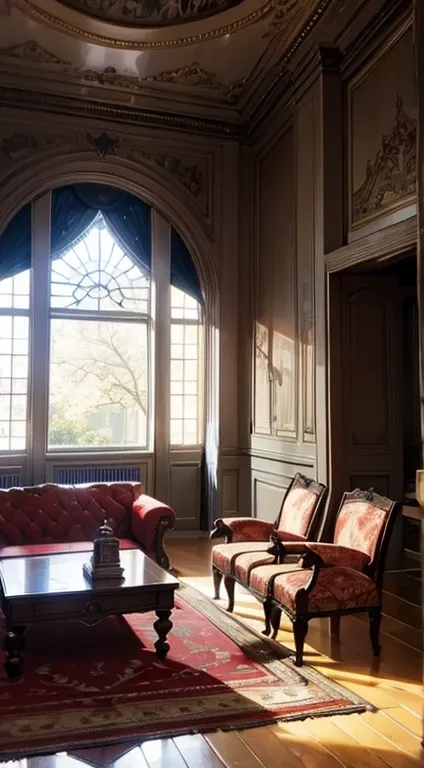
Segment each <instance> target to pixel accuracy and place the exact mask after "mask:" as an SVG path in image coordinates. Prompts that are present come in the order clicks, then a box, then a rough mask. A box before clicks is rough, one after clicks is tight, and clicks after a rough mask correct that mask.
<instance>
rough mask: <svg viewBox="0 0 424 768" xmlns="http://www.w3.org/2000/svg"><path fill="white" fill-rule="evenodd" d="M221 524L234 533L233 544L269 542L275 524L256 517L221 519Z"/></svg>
mask: <svg viewBox="0 0 424 768" xmlns="http://www.w3.org/2000/svg"><path fill="white" fill-rule="evenodd" d="M219 522H220V523H222V524H223V525H225V526H226V527H227V528H229V529H230V530H231V532H232V539H231V543H233V542H234V543H235V542H238V541H269V537H270V536H271V533H272V532H273V530H274V523H268V522H267V521H265V520H256V519H255V518H254V517H235V518H231V517H230V518H228V517H224V518H220V520H219Z"/></svg>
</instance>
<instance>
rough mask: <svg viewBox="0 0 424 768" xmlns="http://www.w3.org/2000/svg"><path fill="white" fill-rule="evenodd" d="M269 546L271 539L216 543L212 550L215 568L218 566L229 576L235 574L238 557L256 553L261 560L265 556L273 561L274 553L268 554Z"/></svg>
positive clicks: (261, 560)
mask: <svg viewBox="0 0 424 768" xmlns="http://www.w3.org/2000/svg"><path fill="white" fill-rule="evenodd" d="M269 546H270V544H269V541H264V542H253V541H247V542H245V543H242V542H235V543H233V542H231V543H230V544H215V546H214V548H213V550H212V565H213V566H214V567H215V568H218V569H219V570H220V571H221V572H222V573H224V574H226V575H228V576H230V575H231V576H234V568H235V564H236V562H237V559H238V558H240V557H243V556H244V555H249V554H254V555H256V557H258V560H259V562H263V559H264V558H269V559H270V560H271V561H272V560H273V559H274V558H273V557H272V555H268V554H267V550H268V548H269ZM265 562H266V560H265Z"/></svg>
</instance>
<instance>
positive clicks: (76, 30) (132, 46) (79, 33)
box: [19, 0, 313, 51]
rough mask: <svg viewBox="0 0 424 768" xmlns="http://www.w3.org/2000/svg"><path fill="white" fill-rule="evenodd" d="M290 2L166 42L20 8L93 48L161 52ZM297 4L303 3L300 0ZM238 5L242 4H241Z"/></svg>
mask: <svg viewBox="0 0 424 768" xmlns="http://www.w3.org/2000/svg"><path fill="white" fill-rule="evenodd" d="M291 1H292V0H266V2H265V3H264V4H263V5H261V6H260V7H259V8H255V9H254V10H252V11H250V12H249V13H246V14H245V15H242V16H240V17H239V18H236V19H234V20H233V21H230V22H228V23H227V24H222V25H221V26H217V27H212V28H207V29H206V28H205V29H204V30H203V31H198V32H193V33H192V34H191V35H180V34H178V35H176V36H174V37H171V38H166V39H154V38H152V36H151V35H149V36H147V37H145V38H144V39H142V38H140V36H138V37H137V39H132V38H131V37H128V36H124V34H123V33H121V36H120V37H118V35H119V32H120V28H121V29H122V25H116V26H113V25H110V24H107V25H103V27H102V28H104V29H106V28H109V29H111V30H112V31H113V32H114V33H115V37H113V36H111V35H109V34H106V33H101V32H100V31H99V32H95V31H92V30H91V29H87V28H82V27H79V26H77V25H76V22H75V23H72V22H71V21H68V20H67V18H62V17H59V16H56V15H54V14H53V13H50V12H49V11H46V10H45V9H44V8H42V7H40V6H38V5H37V4H36V2H31V0H20V2H19V7H20V8H21V10H22V11H23V13H25V14H26V15H27V16H29V17H30V18H32V19H34V20H35V21H38V22H40V23H42V24H47V26H50V27H53V28H55V29H59V30H60V31H61V32H64V33H65V34H67V35H70V36H71V37H77V38H80V39H84V40H86V41H87V42H90V43H94V44H96V45H103V46H105V47H109V48H118V49H121V50H132V51H134V50H136V51H145V50H163V49H166V48H182V47H185V46H188V45H198V44H199V43H203V42H208V41H209V40H216V39H217V38H219V37H223V36H224V35H231V34H233V33H234V32H238V31H240V30H241V29H245V28H246V27H248V26H250V25H251V24H255V23H256V22H258V21H260V20H261V19H263V18H265V17H266V16H267V15H268V14H269V13H270V12H272V11H273V9H274V7H275V6H276V5H277V4H278V3H290V2H291ZM299 1H300V2H302V0H299ZM311 2H312V0H303V4H305V3H306V4H310V3H311ZM312 4H313V2H312ZM240 5H243V4H242V3H240ZM250 7H251V6H250ZM198 24H199V22H197V23H196V27H197V25H198ZM181 26H182V25H178V26H177V27H176V29H178V30H181ZM124 29H126V30H128V27H125V28H124ZM173 29H175V27H173ZM139 31H141V30H139Z"/></svg>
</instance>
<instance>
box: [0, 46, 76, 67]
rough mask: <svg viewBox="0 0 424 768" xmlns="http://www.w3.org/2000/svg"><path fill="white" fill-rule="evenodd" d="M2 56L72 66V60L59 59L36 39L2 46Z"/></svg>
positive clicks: (0, 53)
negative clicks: (6, 46) (5, 46)
mask: <svg viewBox="0 0 424 768" xmlns="http://www.w3.org/2000/svg"><path fill="white" fill-rule="evenodd" d="M0 56H1V57H3V58H5V59H19V60H20V61H32V62H35V63H37V64H59V65H60V66H66V67H71V66H72V65H71V62H70V61H66V60H65V59H59V58H58V57H57V56H55V55H54V53H50V51H48V50H46V48H43V46H42V45H39V43H37V42H36V41H35V40H27V41H26V42H25V43H20V44H19V45H10V46H9V47H8V48H0Z"/></svg>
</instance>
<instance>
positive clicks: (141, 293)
mask: <svg viewBox="0 0 424 768" xmlns="http://www.w3.org/2000/svg"><path fill="white" fill-rule="evenodd" d="M149 298H150V280H149V277H148V276H147V275H146V274H144V273H143V272H142V270H141V269H139V267H138V266H136V265H135V264H134V262H133V261H132V259H131V258H130V257H129V256H127V255H126V254H125V253H124V251H123V250H122V248H120V247H119V245H118V244H117V243H116V242H115V240H114V238H113V237H112V235H111V234H110V232H109V230H108V229H107V227H106V225H105V223H104V220H103V218H102V216H99V217H98V218H97V219H96V221H95V223H94V224H93V226H92V228H91V229H90V230H89V231H88V233H87V234H86V235H85V236H84V238H83V239H82V240H81V241H80V242H79V243H77V244H76V245H75V246H74V247H73V248H72V249H71V250H70V251H68V252H67V253H65V254H64V255H63V256H61V257H60V258H59V259H54V260H53V261H52V270H51V298H50V306H51V307H52V308H53V309H59V308H61V309H83V310H92V311H98V310H102V311H117V310H118V311H123V310H127V311H131V312H140V313H143V314H147V312H148V311H149Z"/></svg>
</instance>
